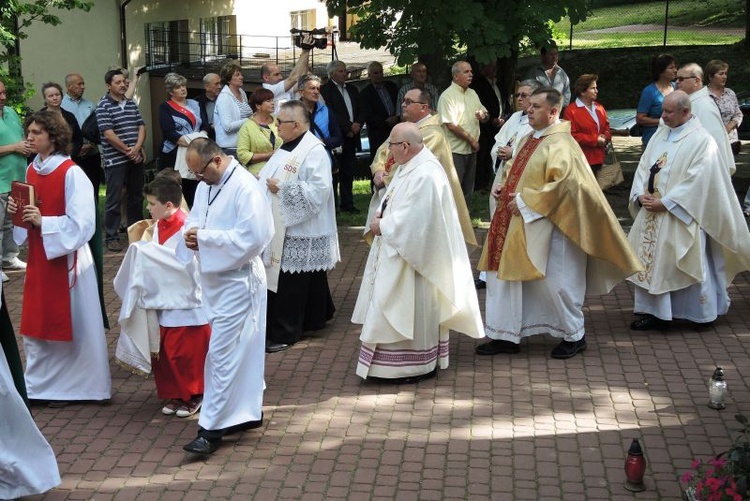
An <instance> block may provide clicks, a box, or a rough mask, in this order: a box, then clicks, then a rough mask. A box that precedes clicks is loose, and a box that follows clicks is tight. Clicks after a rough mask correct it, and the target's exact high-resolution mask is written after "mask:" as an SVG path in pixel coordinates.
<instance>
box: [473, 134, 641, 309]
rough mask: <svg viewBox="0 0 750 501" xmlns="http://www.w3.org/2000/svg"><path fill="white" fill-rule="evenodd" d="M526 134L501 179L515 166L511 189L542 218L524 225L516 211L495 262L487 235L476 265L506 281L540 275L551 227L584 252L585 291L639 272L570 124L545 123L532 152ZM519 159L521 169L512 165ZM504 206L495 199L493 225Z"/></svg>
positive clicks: (596, 290) (592, 291) (600, 290)
mask: <svg viewBox="0 0 750 501" xmlns="http://www.w3.org/2000/svg"><path fill="white" fill-rule="evenodd" d="M531 138H532V135H529V136H527V137H526V138H524V139H523V141H522V143H521V144H520V145H519V149H518V153H517V157H516V158H514V159H512V160H511V165H510V166H508V167H506V169H505V173H504V174H503V181H502V182H503V183H505V182H506V181H507V178H508V176H509V175H510V174H511V172H516V173H518V171H519V170H521V171H522V172H521V173H520V175H519V178H518V180H517V186H516V188H515V190H514V191H515V193H518V194H520V196H521V199H522V200H523V202H524V204H525V205H526V206H527V207H528V208H529V209H531V210H533V211H534V212H536V213H538V214H540V215H541V216H542V219H539V220H537V221H534V222H531V223H528V224H525V223H524V220H523V218H522V217H521V216H512V217H510V220H509V222H508V223H507V231H506V232H505V237H504V241H503V244H502V248H501V249H500V250H501V255H500V256H499V259H498V262H497V267H491V266H490V262H491V261H490V255H489V251H490V247H491V245H490V243H489V240H490V238H491V235H488V239H487V241H485V245H484V248H483V250H482V256H481V258H480V260H479V265H478V269H480V270H486V271H497V275H498V278H499V279H501V280H507V281H527V280H539V279H543V278H544V277H545V272H546V263H547V260H548V259H549V258H550V257H551V256H549V242H550V241H551V238H552V232H553V230H554V229H557V230H559V231H560V232H561V233H562V234H563V235H564V236H565V237H567V238H568V239H570V240H571V241H572V242H573V243H574V244H575V245H576V246H578V247H579V248H580V249H581V250H582V251H583V252H585V253H586V254H587V256H588V262H587V267H586V291H587V294H591V295H596V294H606V293H607V292H609V291H610V290H612V288H613V287H614V286H615V285H617V283H619V282H620V281H622V280H623V279H625V278H627V277H628V276H630V275H632V274H634V273H636V272H637V271H639V270H640V269H641V264H640V262H639V261H638V259H637V258H636V256H635V254H634V253H633V251H632V249H631V248H630V246H629V245H628V242H627V241H626V239H625V233H624V232H623V231H622V227H621V226H620V224H619V222H618V221H617V218H616V217H615V215H614V213H613V212H612V209H611V207H610V206H609V203H608V202H607V200H606V198H605V197H604V194H603V193H602V191H601V189H600V188H599V185H598V184H597V182H596V178H595V177H594V175H593V173H592V171H591V168H590V167H589V165H588V162H586V158H585V157H584V156H583V152H582V151H581V148H580V147H579V146H578V144H577V143H576V142H575V140H574V139H573V137H572V136H571V135H570V123H569V122H559V123H557V124H554V125H552V126H550V127H549V128H548V129H547V130H545V131H544V133H543V134H542V136H541V137H540V138H539V140H538V141H539V144H537V145H536V148H535V149H534V150H533V152H531V154H530V155H526V154H524V153H523V150H524V149H525V148H527V143H528V142H529V141H530V140H531ZM524 161H525V166H524V167H523V169H519V167H520V166H519V165H515V164H516V162H524ZM506 203H507V202H506ZM504 210H506V208H505V204H501V203H499V204H498V208H497V209H496V211H495V214H493V223H494V224H495V226H497V222H495V218H501V217H502V214H503V211H504ZM496 243H497V242H494V243H493V245H494V244H496ZM552 257H553V258H554V256H552Z"/></svg>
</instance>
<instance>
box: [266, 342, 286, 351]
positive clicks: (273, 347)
mask: <svg viewBox="0 0 750 501" xmlns="http://www.w3.org/2000/svg"><path fill="white" fill-rule="evenodd" d="M290 346H291V345H288V344H284V343H268V344H267V345H266V353H278V352H280V351H284V350H288V349H289V347H290Z"/></svg>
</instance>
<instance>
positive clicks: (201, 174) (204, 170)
mask: <svg viewBox="0 0 750 501" xmlns="http://www.w3.org/2000/svg"><path fill="white" fill-rule="evenodd" d="M214 160H216V157H211V160H209V161H208V163H207V164H206V165H204V166H203V168H202V169H201V170H199V171H198V172H193V174H195V175H196V176H203V173H204V172H206V169H208V166H209V165H211V164H212V163H214Z"/></svg>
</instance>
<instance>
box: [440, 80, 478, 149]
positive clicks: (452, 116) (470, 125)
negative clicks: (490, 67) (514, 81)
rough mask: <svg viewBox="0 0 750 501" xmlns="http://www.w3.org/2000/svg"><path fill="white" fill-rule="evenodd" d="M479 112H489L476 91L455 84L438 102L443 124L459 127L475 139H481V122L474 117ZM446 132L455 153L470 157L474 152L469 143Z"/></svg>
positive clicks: (446, 130) (446, 90) (452, 84)
mask: <svg viewBox="0 0 750 501" xmlns="http://www.w3.org/2000/svg"><path fill="white" fill-rule="evenodd" d="M478 110H484V111H485V112H486V111H487V109H486V108H485V107H484V106H483V105H482V103H481V101H479V96H478V95H477V93H476V92H475V91H474V89H463V88H462V87H461V86H460V85H458V84H457V83H455V82H453V83H451V85H450V87H448V88H447V89H445V92H443V93H442V94H441V95H440V101H438V113H440V118H441V120H442V122H443V123H444V124H446V123H452V124H454V125H458V126H459V127H461V128H462V129H463V130H465V131H466V132H467V133H468V134H469V135H470V136H471V137H473V138H474V139H479V120H477V118H476V116H475V115H474V114H475V113H476V112H477V111H478ZM444 130H445V136H446V137H447V138H448V143H449V144H450V145H451V151H452V152H453V153H458V154H460V155H468V154H470V153H471V152H472V150H471V145H470V144H469V143H467V142H466V141H464V140H463V139H461V138H459V137H458V136H456V135H455V134H453V133H452V132H451V131H449V130H448V129H447V128H445V129H444Z"/></svg>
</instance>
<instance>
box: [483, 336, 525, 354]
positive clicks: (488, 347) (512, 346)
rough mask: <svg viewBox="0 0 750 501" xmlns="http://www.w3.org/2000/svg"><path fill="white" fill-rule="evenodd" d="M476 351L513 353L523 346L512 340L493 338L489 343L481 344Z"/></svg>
mask: <svg viewBox="0 0 750 501" xmlns="http://www.w3.org/2000/svg"><path fill="white" fill-rule="evenodd" d="M474 351H476V352H477V355H498V354H500V353H509V354H511V355H513V354H515V353H518V352H519V351H521V347H520V346H518V345H517V344H516V343H511V342H510V341H502V340H499V339H493V340H492V341H490V342H489V343H484V344H480V345H479V346H477V347H476V348H475V349H474Z"/></svg>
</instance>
